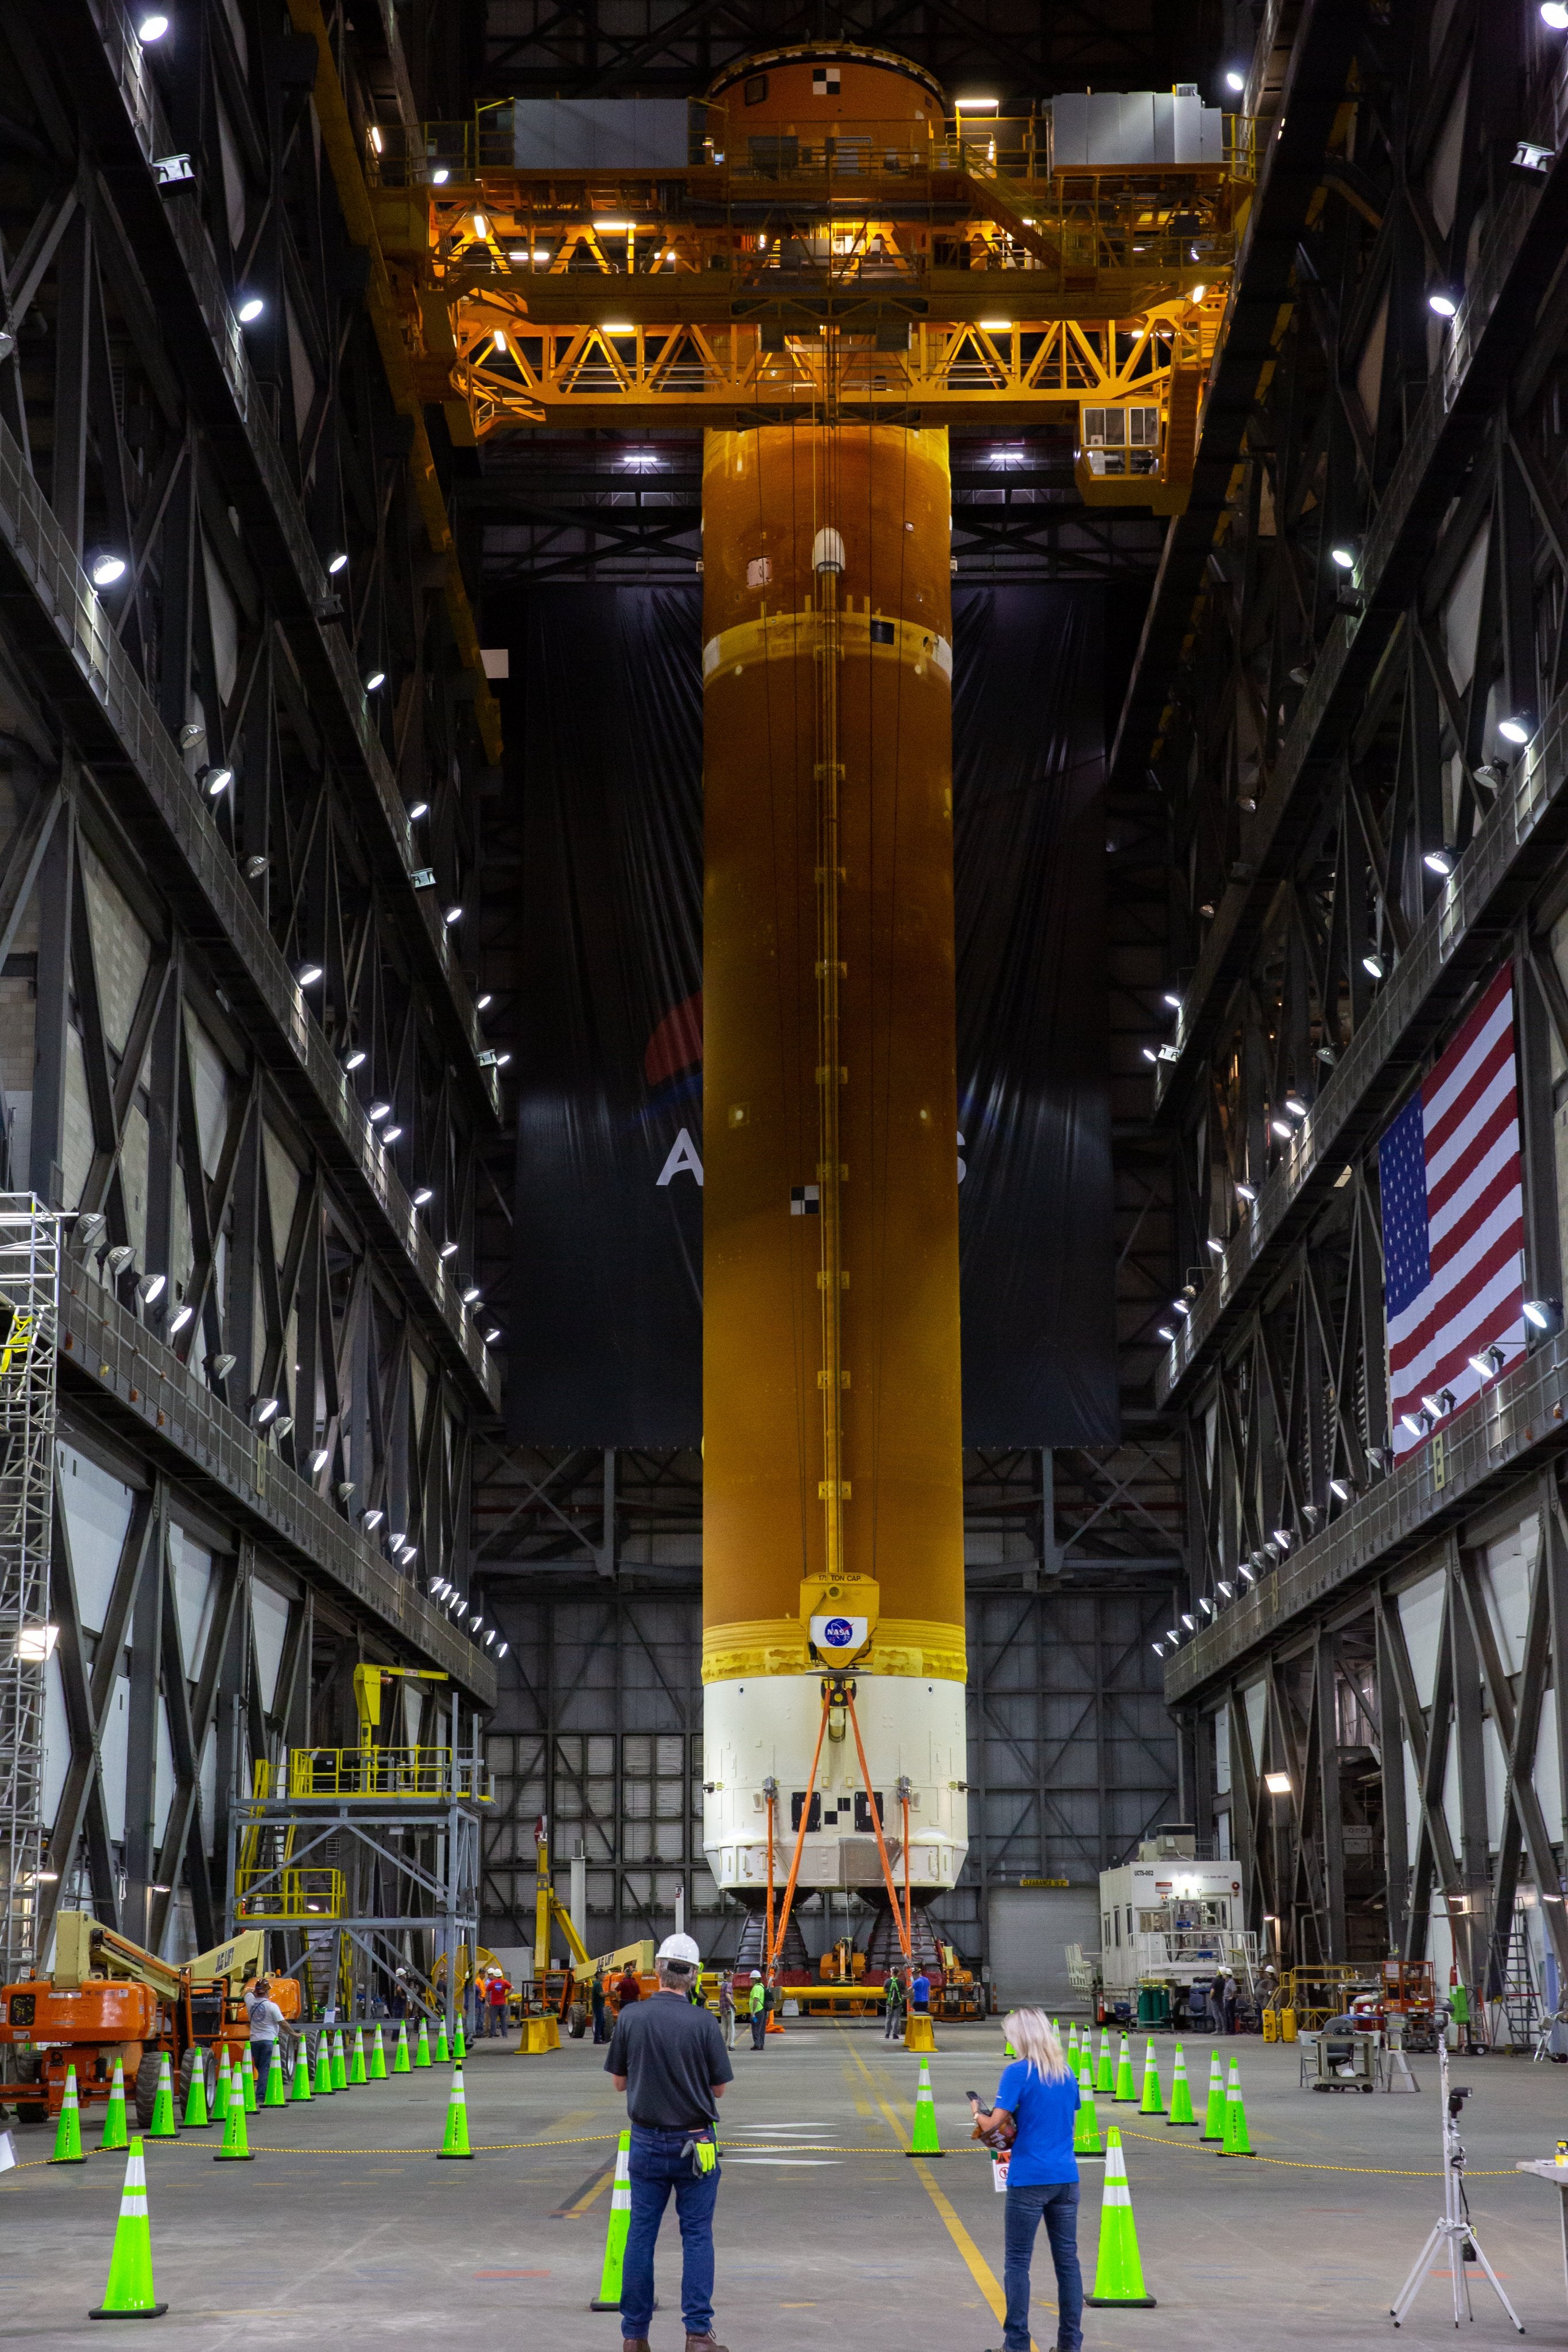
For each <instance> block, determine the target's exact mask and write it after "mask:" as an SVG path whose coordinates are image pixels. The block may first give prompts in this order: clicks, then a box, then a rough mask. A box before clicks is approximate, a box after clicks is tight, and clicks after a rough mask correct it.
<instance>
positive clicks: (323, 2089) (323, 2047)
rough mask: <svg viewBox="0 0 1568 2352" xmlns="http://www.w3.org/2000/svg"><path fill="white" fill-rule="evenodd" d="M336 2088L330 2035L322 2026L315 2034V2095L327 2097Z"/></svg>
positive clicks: (320, 2097) (322, 2097) (321, 2097)
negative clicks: (333, 2078) (333, 2076)
mask: <svg viewBox="0 0 1568 2352" xmlns="http://www.w3.org/2000/svg"><path fill="white" fill-rule="evenodd" d="M336 2088H337V2085H336V2084H335V2083H334V2082H333V2080H332V2037H331V2035H330V2034H329V2032H328V2031H327V2029H326V2027H325V2026H323V2027H322V2029H321V2031H320V2032H319V2034H318V2035H317V2036H316V2082H315V2091H316V2096H317V2097H318V2098H319V2099H329V2098H330V2097H331V2095H332V2093H333V2092H334V2090H335V2089H336Z"/></svg>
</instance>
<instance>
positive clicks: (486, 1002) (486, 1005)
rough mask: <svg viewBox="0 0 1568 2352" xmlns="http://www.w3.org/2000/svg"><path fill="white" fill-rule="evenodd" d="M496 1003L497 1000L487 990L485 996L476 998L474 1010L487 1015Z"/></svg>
mask: <svg viewBox="0 0 1568 2352" xmlns="http://www.w3.org/2000/svg"><path fill="white" fill-rule="evenodd" d="M495 1002H496V1000H495V998H494V997H493V996H492V995H491V993H490V992H489V990H488V989H486V991H485V993H484V995H483V996H476V998H475V999H474V1010H475V1012H476V1013H487V1012H488V1011H489V1009H490V1007H491V1005H492V1004H494V1003H495Z"/></svg>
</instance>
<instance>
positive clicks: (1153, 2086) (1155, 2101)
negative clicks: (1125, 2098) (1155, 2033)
mask: <svg viewBox="0 0 1568 2352" xmlns="http://www.w3.org/2000/svg"><path fill="white" fill-rule="evenodd" d="M1165 2111H1166V2103H1165V2101H1164V2099H1163V2098H1161V2096H1160V2070H1159V2068H1158V2066H1157V2065H1156V2064H1155V2045H1154V2043H1153V2042H1145V2044H1144V2095H1143V2097H1142V2098H1141V2099H1140V2100H1139V2101H1138V2113H1139V2114H1140V2115H1141V2116H1163V2115H1164V2113H1165Z"/></svg>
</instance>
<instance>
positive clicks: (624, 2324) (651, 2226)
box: [604, 1936, 735, 2352]
mask: <svg viewBox="0 0 1568 2352" xmlns="http://www.w3.org/2000/svg"><path fill="white" fill-rule="evenodd" d="M701 1967H702V1954H701V1953H700V1952H699V1951H698V1950H697V1948H696V1946H695V1943H694V1942H693V1941H692V1938H691V1937H689V1936H666V1937H665V1938H664V1942H663V1943H662V1944H661V1945H660V1947H659V1948H658V1951H657V1952H656V1953H655V1955H654V1958H653V1968H654V1972H655V1973H656V1975H657V1977H658V1979H659V1990H658V1991H657V1992H656V1993H655V1994H654V1995H653V1999H652V2000H639V2001H637V2002H635V2003H634V2004H632V2005H629V2006H628V2007H626V2008H625V2009H623V2010H622V2012H621V2014H620V2016H619V2017H618V2018H617V2019H616V2021H615V2032H614V2033H613V2034H612V2037H611V2042H610V2055H609V2057H608V2058H607V2059H606V2060H605V2062H604V2071H605V2073H606V2074H608V2075H609V2076H610V2078H611V2080H612V2082H613V2083H614V2084H615V2087H616V2089H617V2090H618V2091H624V2092H625V2094H626V2113H627V2116H628V2119H629V2120H630V2123H631V2126H632V2158H631V2174H632V2219H631V2222H630V2224H629V2226H628V2229H627V2233H626V2252H625V2256H624V2259H623V2264H622V2284H621V2335H622V2352H648V2330H649V2327H650V2326H652V2324H653V2247H654V2243H655V2242H656V2240H657V2238H658V2235H659V2224H660V2222H661V2221H663V2220H664V2208H665V2206H666V2205H667V2204H668V2202H669V2200H670V2191H671V2190H672V2189H674V2193H675V2211H676V2213H677V2215H678V2216H679V2219H680V2224H681V2311H682V2315H683V2316H684V2318H685V2326H686V2347H685V2352H725V2347H724V2346H723V2345H722V2344H720V2343H718V2342H717V2340H716V2337H715V2336H714V2331H713V2269H714V2264H713V2211H714V2206H715V2205H716V2202H717V2200H718V2183H719V2166H718V2141H717V2137H716V2125H717V2122H718V2102H719V2100H720V2099H721V2098H722V2097H723V2096H724V2091H725V2085H726V2084H727V2083H732V2082H733V2081H734V2080H735V2069H734V2067H733V2066H732V2065H731V2064H730V2063H729V2055H728V2053H727V2051H726V2049H725V2046H724V2036H723V2034H722V2033H721V2032H719V2030H718V2020H717V2019H716V2017H715V2016H714V2014H713V2012H712V2011H711V2010H709V2009H706V2008H701V2009H698V2008H695V2007H694V2006H693V2004H692V2002H691V2000H690V1999H689V1998H688V1996H689V1994H690V1991H691V1988H692V1985H693V1983H694V1982H695V1979H696V1975H697V1972H698V1970H699V1969H700V1968H701Z"/></svg>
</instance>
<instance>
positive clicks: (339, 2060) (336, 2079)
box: [332, 2032, 349, 2091]
mask: <svg viewBox="0 0 1568 2352" xmlns="http://www.w3.org/2000/svg"><path fill="white" fill-rule="evenodd" d="M348 2087H349V2068H348V2063H347V2061H346V2060H345V2058H344V2055H343V2037H342V2034H341V2033H340V2032H338V2033H334V2034H333V2036H332V2088H333V2089H334V2090H335V2091H346V2090H347V2089H348Z"/></svg>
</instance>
